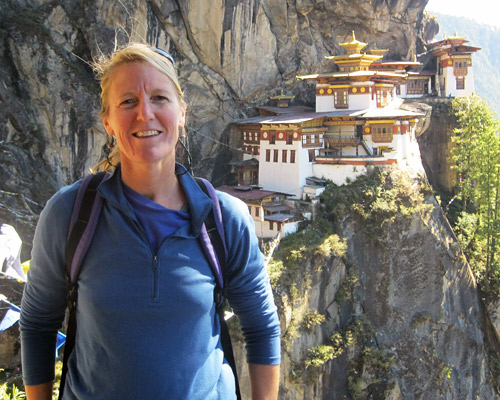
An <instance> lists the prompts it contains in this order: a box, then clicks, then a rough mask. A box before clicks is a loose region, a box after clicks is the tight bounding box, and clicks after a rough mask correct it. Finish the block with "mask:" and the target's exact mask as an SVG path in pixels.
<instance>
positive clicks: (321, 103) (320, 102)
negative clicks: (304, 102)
mask: <svg viewBox="0 0 500 400" xmlns="http://www.w3.org/2000/svg"><path fill="white" fill-rule="evenodd" d="M334 110H335V105H334V99H333V96H316V112H328V111H334Z"/></svg>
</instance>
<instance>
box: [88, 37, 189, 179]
mask: <svg viewBox="0 0 500 400" xmlns="http://www.w3.org/2000/svg"><path fill="white" fill-rule="evenodd" d="M162 53H163V51H162V50H157V49H156V48H154V47H151V46H149V45H147V44H143V43H131V44H128V45H126V46H125V47H122V48H121V49H118V50H116V51H115V52H113V53H112V54H111V55H110V56H102V57H101V58H100V59H98V60H97V61H95V62H94V72H95V73H96V77H97V79H98V80H99V81H100V85H101V118H103V117H105V116H107V115H108V112H109V87H110V85H111V82H112V80H113V74H114V72H115V70H116V69H117V68H118V67H120V66H121V65H123V64H127V63H132V62H146V63H148V64H150V65H151V66H153V67H154V68H156V69H158V70H159V71H160V72H162V73H164V74H165V75H166V76H167V77H168V78H169V79H170V80H171V81H172V83H173V84H174V87H175V89H176V92H177V96H178V98H179V102H180V103H181V105H182V106H183V107H185V106H186V103H185V101H184V93H183V91H182V89H181V86H180V84H179V80H178V78H177V73H176V71H175V66H174V63H173V62H172V60H170V59H169V58H167V56H166V55H163V54H162ZM105 146H106V147H108V146H109V145H108V144H106V145H105ZM105 151H106V150H105ZM107 151H108V152H109V154H108V156H107V157H106V158H105V159H103V160H101V161H100V162H99V163H97V164H96V165H95V166H94V167H93V168H92V171H93V172H95V171H98V170H102V171H107V170H109V169H112V168H115V167H116V166H117V165H118V163H119V162H120V150H119V148H118V146H116V144H115V145H114V146H113V148H112V149H107Z"/></svg>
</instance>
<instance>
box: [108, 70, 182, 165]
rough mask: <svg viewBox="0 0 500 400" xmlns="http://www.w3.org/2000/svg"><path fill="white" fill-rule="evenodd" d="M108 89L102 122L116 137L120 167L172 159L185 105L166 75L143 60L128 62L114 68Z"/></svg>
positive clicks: (172, 160)
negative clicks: (107, 101) (107, 103)
mask: <svg viewBox="0 0 500 400" xmlns="http://www.w3.org/2000/svg"><path fill="white" fill-rule="evenodd" d="M108 93H109V94H108V96H109V109H108V113H107V115H106V116H104V117H103V123H104V127H105V128H106V131H107V132H108V135H112V136H115V138H116V141H117V144H118V147H119V149H120V158H121V163H122V167H123V168H128V167H134V166H139V164H156V163H160V165H161V164H162V163H164V162H172V163H173V162H175V146H176V144H177V138H178V135H179V128H181V127H183V126H184V122H185V108H184V107H183V106H182V104H181V102H180V100H179V97H178V94H177V92H176V90H175V86H174V84H173V83H172V81H171V80H170V78H169V77H168V76H166V75H165V74H163V73H162V72H160V71H159V70H158V69H156V68H155V67H153V66H151V65H150V64H148V63H146V62H131V63H127V64H123V65H121V66H119V67H117V69H116V70H115V71H114V73H113V75H112V78H111V81H110V86H109V92H108Z"/></svg>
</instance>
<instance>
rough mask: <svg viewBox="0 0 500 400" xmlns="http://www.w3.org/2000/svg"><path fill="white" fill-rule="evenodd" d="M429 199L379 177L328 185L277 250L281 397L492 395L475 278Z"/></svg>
mask: <svg viewBox="0 0 500 400" xmlns="http://www.w3.org/2000/svg"><path fill="white" fill-rule="evenodd" d="M431 193H432V191H431V190H430V187H429V186H428V184H427V183H426V179H425V178H424V177H422V176H415V175H413V176H412V175H411V174H408V173H407V172H403V171H399V170H395V171H392V172H391V173H389V174H384V173H383V174H379V173H377V172H376V171H374V172H373V174H371V175H369V176H366V177H362V178H360V179H359V180H358V181H356V182H354V183H353V184H351V185H348V186H344V187H334V186H333V185H332V186H331V187H330V188H329V189H327V191H326V192H325V193H324V195H323V201H322V209H321V211H320V212H319V213H318V221H317V222H316V223H315V224H312V225H310V226H309V227H308V228H306V229H305V230H304V231H301V232H300V233H299V234H297V235H293V236H291V237H287V238H285V239H284V240H283V241H282V243H281V244H280V248H279V251H278V254H277V255H276V257H275V261H274V262H273V263H272V264H271V268H270V271H271V280H272V283H273V285H274V288H275V293H276V300H277V302H278V305H279V308H280V315H281V321H282V330H283V333H284V334H283V348H284V351H283V357H284V360H283V364H282V368H283V371H282V386H281V395H280V399H290V400H292V399H315V400H318V399H325V400H326V399H329V400H331V399H380V400H382V399H392V400H400V399H496V398H498V397H497V393H496V391H495V384H497V385H498V371H496V370H495V367H494V365H495V363H496V360H497V359H496V358H495V356H494V355H492V353H491V350H490V349H491V347H490V345H491V343H488V334H486V333H485V332H488V330H489V328H488V327H489V323H488V321H487V320H486V319H485V317H484V311H483V307H482V303H481V299H480V296H479V293H478V291H477V289H476V284H475V280H474V277H473V276H472V273H471V270H470V268H469V266H468V264H467V262H466V261H465V258H464V256H463V254H462V253H461V250H460V248H459V246H458V245H457V241H456V238H455V236H454V234H453V232H452V231H451V228H450V226H449V224H448V222H447V220H446V219H445V218H444V215H443V213H442V211H441V208H440V206H439V205H438V204H437V203H436V201H435V200H434V197H433V196H432V195H431ZM494 340H495V341H496V339H494ZM239 356H240V357H241V356H242V355H241V354H240V355H239ZM242 369H243V370H244V368H243V367H242ZM495 371H496V372H495Z"/></svg>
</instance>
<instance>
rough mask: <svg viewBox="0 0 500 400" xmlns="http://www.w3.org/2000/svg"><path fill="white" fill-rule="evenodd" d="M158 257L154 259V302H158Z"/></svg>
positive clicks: (155, 256)
mask: <svg viewBox="0 0 500 400" xmlns="http://www.w3.org/2000/svg"><path fill="white" fill-rule="evenodd" d="M158 290H159V288H158V256H157V255H156V254H155V255H154V257H153V302H155V303H156V302H158V298H159V293H158Z"/></svg>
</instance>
